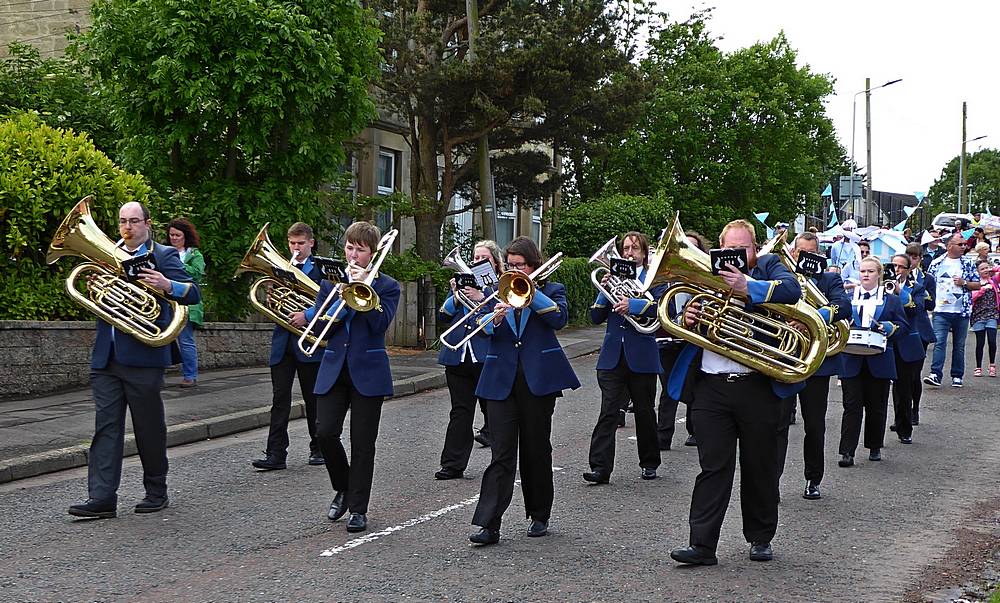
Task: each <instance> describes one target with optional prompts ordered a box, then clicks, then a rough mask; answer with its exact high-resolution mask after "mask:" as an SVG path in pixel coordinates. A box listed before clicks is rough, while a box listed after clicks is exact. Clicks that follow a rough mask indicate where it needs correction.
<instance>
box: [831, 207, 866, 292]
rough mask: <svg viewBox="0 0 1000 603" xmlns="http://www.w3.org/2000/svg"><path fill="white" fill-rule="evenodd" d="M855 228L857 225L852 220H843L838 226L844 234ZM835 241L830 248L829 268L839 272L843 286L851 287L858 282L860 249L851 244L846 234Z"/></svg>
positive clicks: (855, 244)
mask: <svg viewBox="0 0 1000 603" xmlns="http://www.w3.org/2000/svg"><path fill="white" fill-rule="evenodd" d="M856 227H857V223H856V222H855V221H854V220H845V221H844V223H843V224H841V226H840V228H841V229H842V230H843V231H844V232H845V233H847V232H851V231H853V230H854V229H855V228H856ZM835 239H836V240H835V241H834V243H833V245H831V246H830V268H831V270H834V271H839V272H840V277H841V279H843V281H844V285H845V286H853V285H854V284H855V283H857V282H858V269H859V268H860V266H861V249H860V248H859V247H858V245H857V243H852V242H851V240H850V239H849V238H848V237H847V235H846V234H845V235H838V236H837V237H835Z"/></svg>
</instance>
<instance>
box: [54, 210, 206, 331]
mask: <svg viewBox="0 0 1000 603" xmlns="http://www.w3.org/2000/svg"><path fill="white" fill-rule="evenodd" d="M91 199H93V196H87V197H86V198H84V199H83V200H81V201H80V202H79V203H77V204H76V206H74V207H73V209H72V210H70V212H69V215H67V216H66V218H65V219H64V220H63V221H62V224H60V225H59V228H57V229H56V234H55V236H53V237H52V243H50V244H49V252H48V254H47V255H46V256H45V261H46V262H48V263H49V264H52V263H54V262H55V261H56V260H58V259H59V258H61V257H63V256H66V255H75V256H79V257H82V258H84V259H85V260H87V262H86V263H83V264H80V265H79V266H77V267H76V268H74V269H73V270H72V271H71V272H70V273H69V277H67V278H66V292H67V293H69V296H70V298H72V299H73V301H75V302H76V303H78V304H80V305H81V306H83V307H84V308H86V309H87V310H89V311H90V312H91V313H93V314H96V315H97V316H98V317H99V318H100V319H101V320H103V321H105V322H107V323H110V324H111V325H113V326H114V327H115V328H116V329H118V330H119V331H121V332H122V333H126V334H128V335H131V336H132V337H135V338H136V339H138V340H139V341H141V342H142V343H144V344H146V345H148V346H151V347H162V346H165V345H168V344H169V343H170V342H171V341H173V340H174V339H177V336H178V335H180V334H181V331H182V330H183V329H184V325H185V324H186V323H187V315H188V309H187V306H183V305H181V304H179V303H177V302H175V301H173V300H171V299H169V298H167V296H166V295H164V294H163V292H162V291H160V290H158V289H156V288H154V287H150V286H149V285H147V284H145V283H144V282H142V281H137V282H135V283H130V282H129V281H128V280H126V279H125V278H124V277H123V276H122V267H121V262H123V261H125V260H127V259H130V258H131V257H132V256H131V255H129V254H128V253H127V252H126V251H125V250H124V249H121V248H120V247H118V246H117V245H115V243H114V241H112V240H111V239H109V238H108V236H107V235H105V234H104V233H103V232H102V231H101V229H100V228H99V227H98V226H97V223H96V222H94V218H93V216H91V214H90V200H91ZM81 276H82V277H83V278H82V279H80V281H79V282H78V281H77V278H78V277H81ZM78 285H83V286H84V288H85V289H86V292H87V294H86V295H84V294H83V293H81V292H80V289H78ZM160 300H164V301H166V302H167V303H168V304H170V307H171V309H172V310H173V317H172V318H171V320H170V322H169V323H168V324H167V325H166V326H164V327H160V326H158V325H157V324H156V321H157V319H159V317H160V304H159V301H160Z"/></svg>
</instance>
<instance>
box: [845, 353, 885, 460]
mask: <svg viewBox="0 0 1000 603" xmlns="http://www.w3.org/2000/svg"><path fill="white" fill-rule="evenodd" d="M840 383H841V386H842V388H843V391H844V419H843V421H841V424H840V454H850V455H851V456H854V452H855V450H857V448H858V439H859V438H860V437H861V419H862V414H863V415H864V423H865V439H864V446H865V448H868V449H869V450H877V449H879V448H882V446H883V445H884V444H885V420H886V414H887V413H888V410H889V380H888V379H876V378H875V377H873V376H872V374H871V371H870V370H868V363H866V362H863V363H861V372H860V373H858V376H857V377H851V378H850V379H843V378H841V380H840Z"/></svg>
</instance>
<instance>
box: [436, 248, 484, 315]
mask: <svg viewBox="0 0 1000 603" xmlns="http://www.w3.org/2000/svg"><path fill="white" fill-rule="evenodd" d="M441 264H442V265H444V267H445V268H451V269H452V270H454V271H455V272H461V273H462V274H472V269H471V268H469V265H468V264H466V263H465V261H464V260H463V259H462V254H461V245H455V248H454V249H452V250H451V251H449V252H448V255H446V256H444V259H443V260H441ZM455 299H457V300H458V302H459V303H460V304H462V305H463V306H465V307H466V308H467V309H469V310H471V309H473V308H475V307H476V302H474V301H472V300H471V299H469V296H467V295H466V294H465V293H464V292H463V291H462V289H461V287H457V288H456V289H455Z"/></svg>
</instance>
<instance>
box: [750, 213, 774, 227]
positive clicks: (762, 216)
mask: <svg viewBox="0 0 1000 603" xmlns="http://www.w3.org/2000/svg"><path fill="white" fill-rule="evenodd" d="M770 215H771V212H769V211H762V212H760V213H759V214H757V213H755V214H754V217H755V218H757V220H758V221H759V222H760V223H761V224H763V225H764V226H767V222H765V220H767V217H768V216H770Z"/></svg>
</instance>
